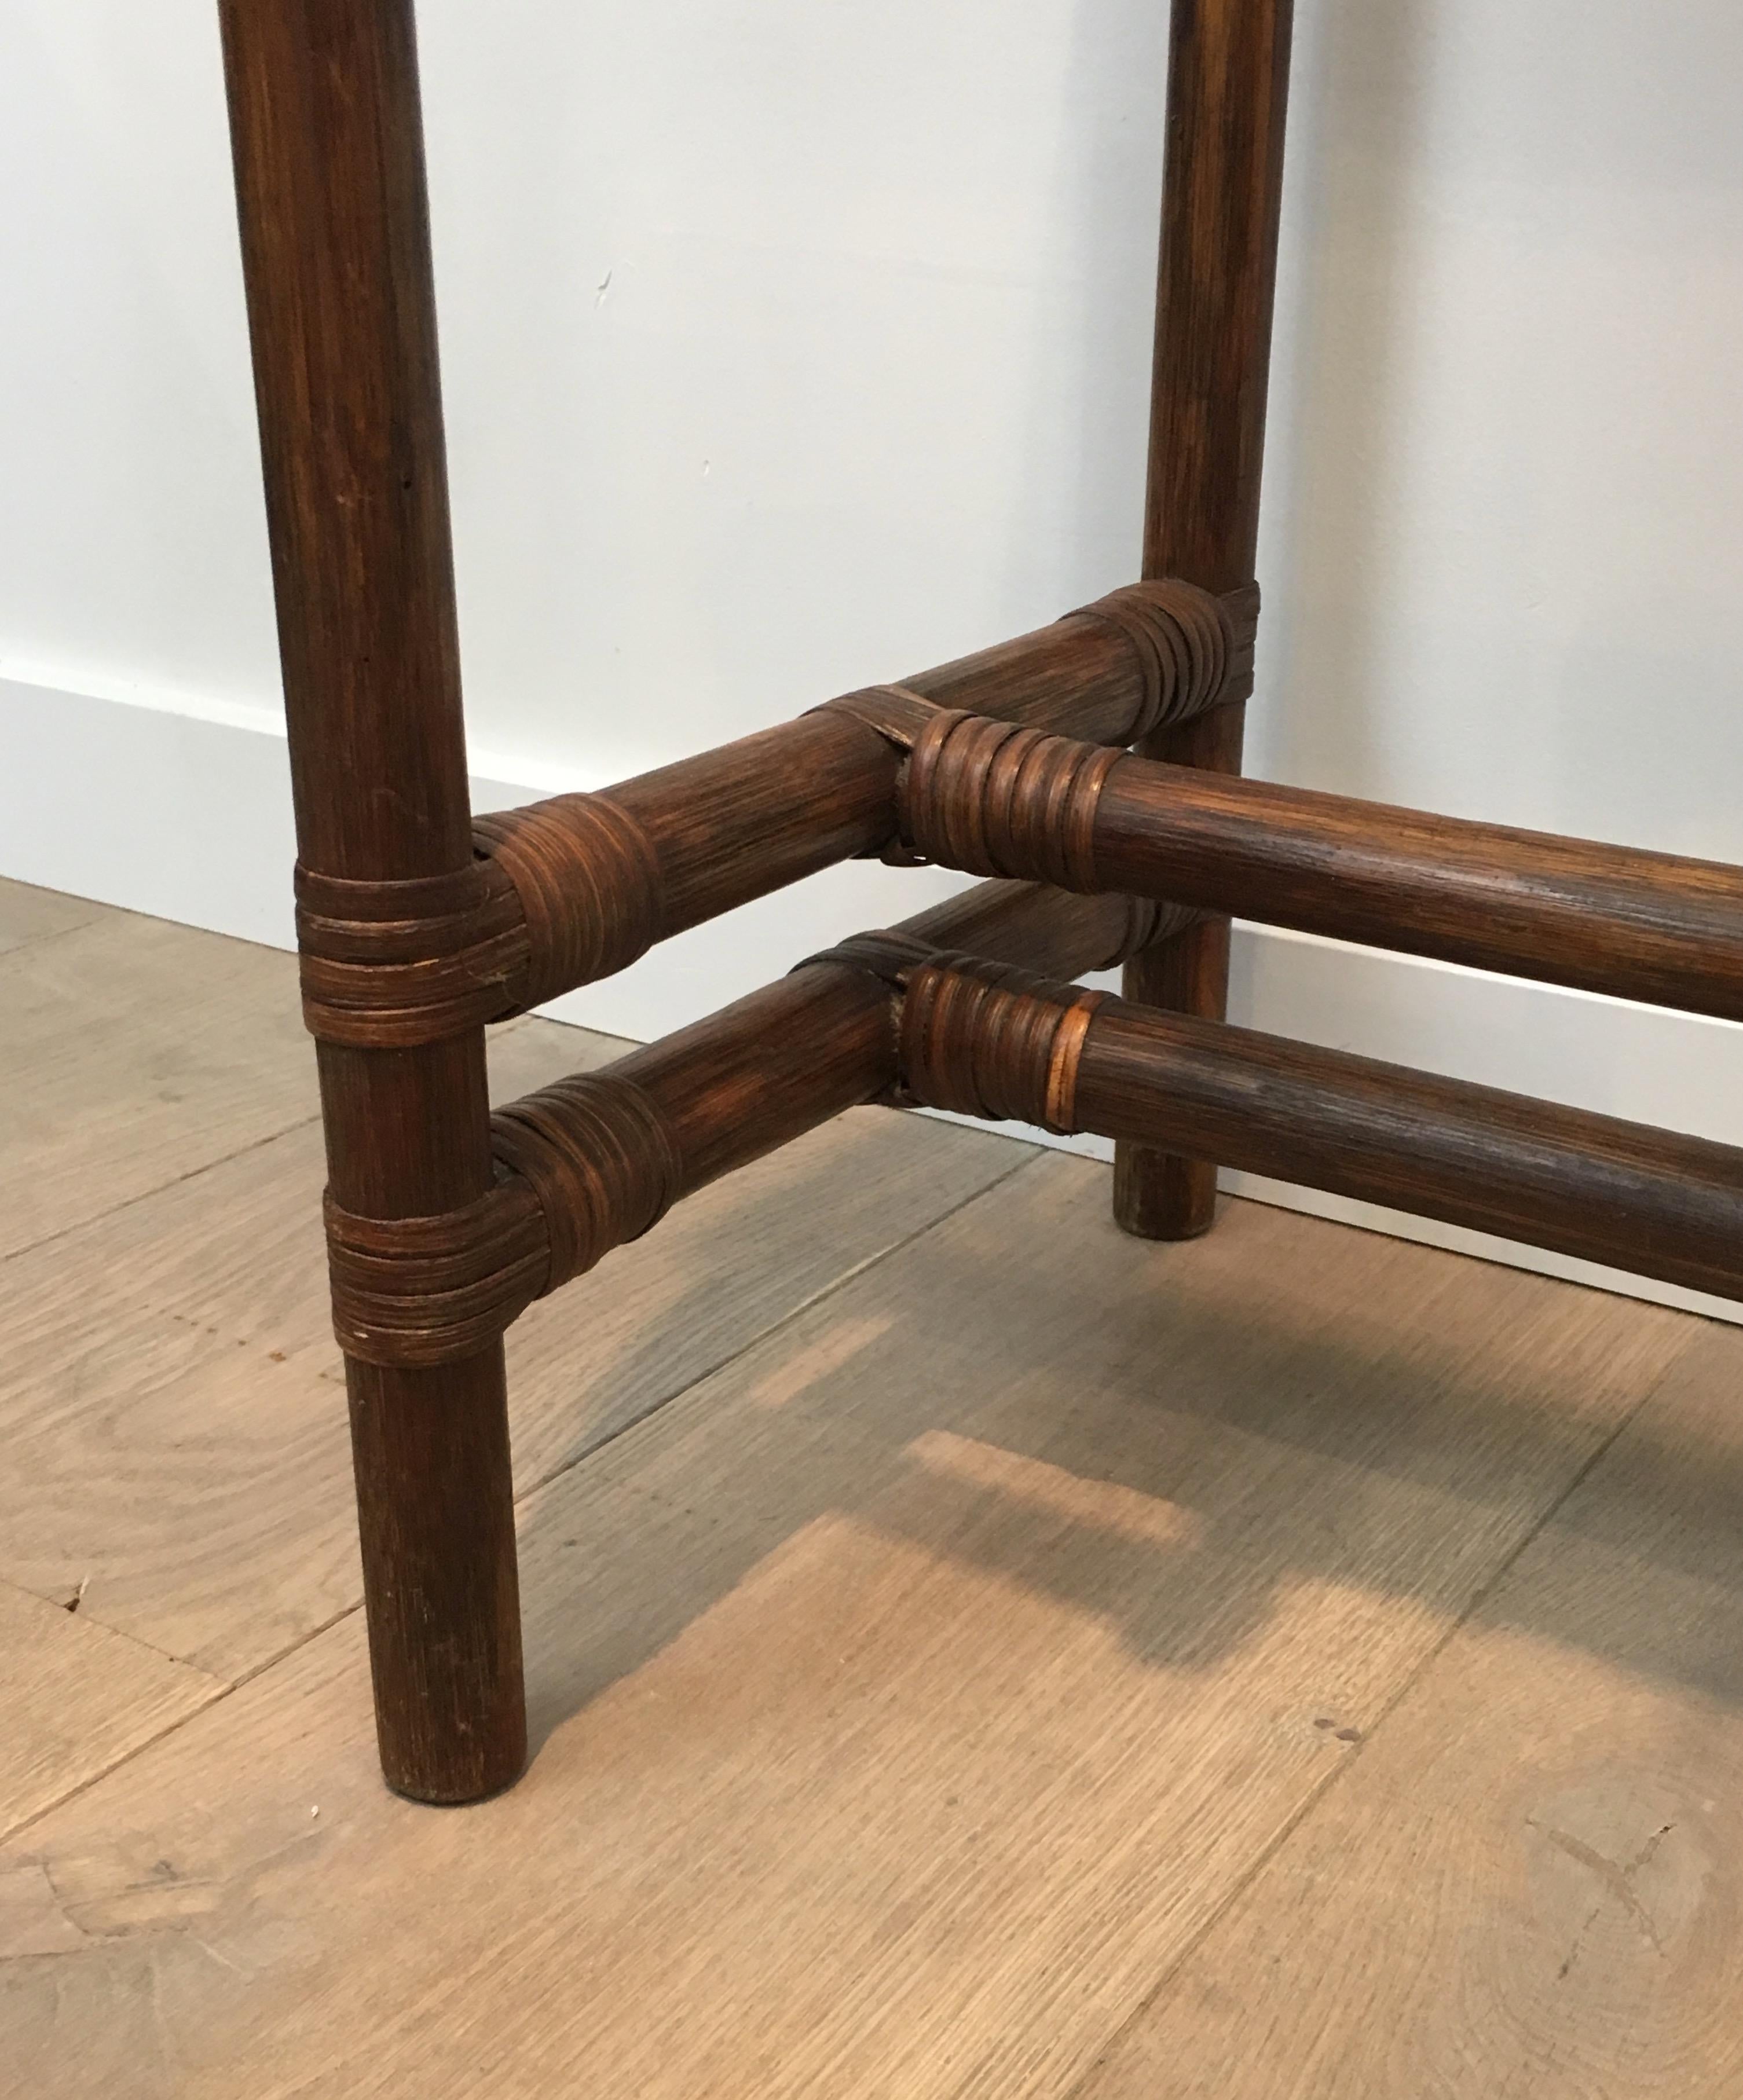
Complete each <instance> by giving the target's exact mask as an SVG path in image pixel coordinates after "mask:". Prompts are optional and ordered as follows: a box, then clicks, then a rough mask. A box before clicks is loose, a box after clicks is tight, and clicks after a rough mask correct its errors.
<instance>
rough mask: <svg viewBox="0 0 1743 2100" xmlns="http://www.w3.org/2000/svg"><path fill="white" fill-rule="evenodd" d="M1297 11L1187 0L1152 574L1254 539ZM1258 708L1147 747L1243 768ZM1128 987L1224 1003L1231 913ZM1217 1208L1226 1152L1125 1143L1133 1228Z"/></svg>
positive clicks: (1162, 329)
mask: <svg viewBox="0 0 1743 2100" xmlns="http://www.w3.org/2000/svg"><path fill="white" fill-rule="evenodd" d="M1291 21H1292V0H1174V8H1173V16H1172V33H1171V39H1170V45H1169V56H1168V104H1167V150H1166V153H1165V157H1164V169H1163V227H1162V254H1161V263H1160V267H1159V269H1158V285H1157V314H1156V355H1155V368H1154V383H1153V389H1152V395H1151V408H1150V443H1149V486H1148V490H1147V492H1146V496H1145V528H1144V574H1145V576H1180V577H1183V578H1184V579H1185V580H1186V581H1187V582H1188V583H1195V584H1199V585H1202V586H1203V587H1204V588H1205V589H1209V590H1214V591H1224V590H1229V589H1234V588H1235V587H1236V586H1237V585H1241V584H1244V583H1246V582H1247V581H1248V580H1249V579H1250V578H1251V576H1252V575H1253V572H1254V560H1255V552H1256V549H1257V545H1258V538H1259V490H1260V469H1261V466H1262V464H1263V459H1264V428H1265V395H1266V386H1267V382H1268V380H1269V372H1270V360H1271V319H1272V307H1273V294H1274V290H1275V286H1276V282H1277V229H1278V222H1279V218H1280V215H1281V211H1282V184H1283V126H1284V113H1285V109H1286V103H1287V97H1288V85H1289V55H1290V38H1291ZM1244 716H1245V708H1244V707H1243V706H1242V705H1240V704H1230V705H1228V706H1225V707H1222V708H1216V709H1215V710H1213V711H1212V712H1211V713H1209V714H1207V715H1203V716H1201V717H1199V718H1198V721H1194V722H1188V723H1186V724H1185V725H1183V726H1180V727H1179V728H1177V729H1173V730H1168V729H1164V730H1161V731H1159V732H1158V734H1157V735H1154V737H1152V738H1150V739H1149V740H1148V741H1147V742H1146V743H1144V744H1143V745H1142V746H1141V747H1140V748H1141V750H1142V751H1143V752H1144V754H1145V756H1146V757H1150V758H1158V759H1164V760H1167V761H1172V762H1173V763H1176V764H1178V765H1194V766H1202V767H1205V768H1207V769H1209V770H1213V771H1217V772H1224V773H1238V772H1239V771H1240V770H1241V746H1242V726H1243V720H1244ZM1126 990H1127V995H1128V996H1130V997H1131V998H1133V999H1143V1000H1145V1001H1148V1002H1149V1003H1151V1004H1157V1005H1160V1006H1164V1007H1169V1008H1176V1009H1177V1010H1178V1011H1180V1012H1189V1013H1195V1014H1198V1015H1200V1016H1202V1017H1207V1018H1215V1017H1219V1016H1220V1015H1221V1014H1222V1013H1223V1012H1225V1009H1226V1007H1227V1004H1228V993H1229V926H1228V923H1227V921H1226V920H1221V921H1218V920H1214V919H1212V920H1207V921H1205V922H1203V923H1202V924H1199V925H1198V926H1196V927H1195V928H1194V929H1193V930H1192V931H1191V932H1189V933H1187V934H1185V936H1184V937H1181V938H1180V939H1178V940H1171V941H1168V942H1164V943H1163V945H1162V946H1158V947H1157V948H1155V949H1153V950H1150V951H1147V952H1146V953H1145V954H1144V955H1140V956H1138V957H1137V958H1136V959H1135V960H1133V961H1132V962H1131V963H1130V964H1127V970H1126ZM1114 1215H1115V1217H1116V1218H1117V1219H1118V1220H1119V1223H1120V1224H1121V1225H1123V1227H1124V1229H1126V1230H1127V1232H1130V1233H1138V1234H1140V1235H1141V1236H1143V1237H1146V1238H1150V1239H1185V1238H1189V1237H1192V1236H1193V1235H1194V1234H1195V1233H1202V1232H1203V1231H1205V1230H1206V1229H1207V1228H1208V1227H1209V1225H1210V1224H1211V1220H1212V1219H1213V1218H1214V1217H1215V1215H1216V1166H1215V1164H1214V1162H1211V1161H1210V1160H1207V1159H1198V1158H1185V1157H1182V1156H1180V1155H1178V1154H1166V1153H1158V1152H1156V1151H1154V1149H1148V1148H1145V1147H1141V1146H1136V1145H1122V1146H1120V1147H1119V1148H1118V1149H1117V1150H1116V1152H1115V1155H1114Z"/></svg>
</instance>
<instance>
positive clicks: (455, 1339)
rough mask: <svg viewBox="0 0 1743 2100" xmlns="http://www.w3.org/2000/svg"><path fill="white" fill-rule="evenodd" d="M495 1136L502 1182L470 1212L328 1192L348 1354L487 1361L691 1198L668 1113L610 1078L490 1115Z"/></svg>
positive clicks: (576, 1082)
mask: <svg viewBox="0 0 1743 2100" xmlns="http://www.w3.org/2000/svg"><path fill="white" fill-rule="evenodd" d="M491 1138H492V1149H493V1150H494V1151H495V1153H496V1162H497V1170H496V1182H495V1184H494V1185H493V1186H492V1189H491V1190H490V1192H489V1193H488V1195H486V1196H484V1197H483V1198H481V1199H480V1200H479V1202H475V1203H471V1204H469V1205H467V1206H466V1207H465V1208H464V1209H462V1210H458V1211H450V1212H448V1213H447V1214H446V1215H443V1216H440V1217H434V1218H394V1219H377V1218H363V1217H359V1216H357V1215H355V1213H354V1212H351V1211H346V1210H344V1209H342V1208H341V1207H340V1206H339V1205H338V1204H337V1203H335V1202H333V1198H332V1197H331V1195H330V1194H329V1197H328V1198H327V1204H326V1216H327V1252H328V1265H329V1271H330V1273H331V1277H332V1282H333V1329H334V1332H335V1333H336V1334H337V1335H338V1340H339V1343H340V1346H341V1347H342V1348H343V1349H344V1350H345V1352H346V1354H347V1355H350V1356H354V1357H361V1358H362V1359H363V1360H364V1361H365V1362H368V1363H374V1364H399V1365H413V1366H421V1367H424V1368H428V1367H429V1366H430V1365H435V1364H442V1363H452V1362H454V1361H458V1360H459V1359H461V1358H462V1357H469V1356H473V1355H475V1354H476V1353H477V1352H479V1350H480V1349H483V1348H488V1346H489V1344H490V1343H492V1342H493V1341H494V1340H495V1339H496V1337H497V1336H498V1335H501V1333H502V1332H503V1331H504V1330H505V1329H506V1328H507V1327H508V1326H510V1325H511V1324H512V1323H513V1321H514V1320H516V1319H517V1318H518V1317H519V1316H520V1314H521V1313H522V1312H524V1311H525V1309H526V1308H527V1306H528V1305H530V1304H532V1301H533V1299H536V1298H542V1297H544V1296H545V1295H546V1294H547V1293H548V1292H549V1291H553V1290H556V1289H558V1286H560V1285H562V1284H564V1283H567V1282H569V1281H570V1279H571V1277H576V1276H580V1275H581V1274H583V1273H585V1271H586V1270H588V1269H589V1268H592V1267H593V1266H594V1264H595V1263H596V1262H597V1261H598V1260H600V1258H601V1257H602V1255H606V1254H608V1253H609V1252H610V1251H611V1249H612V1248H613V1247H615V1246H623V1245H624V1243H625V1242H627V1241H629V1240H633V1239H638V1238H639V1237H641V1235H642V1233H645V1232H646V1231H647V1230H648V1229H650V1228H651V1226H653V1225H655V1224H658V1223H659V1221H660V1219H661V1218H662V1217H663V1216H664V1215H665V1212H666V1211H667V1210H668V1209H669V1207H670V1206H671V1204H672V1203H673V1201H674V1200H675V1199H676V1198H677V1196H678V1195H679V1194H680V1193H682V1162H681V1161H680V1159H679V1158H678V1154H677V1145H676V1144H675V1143H674V1141H673V1137H672V1135H671V1132H670V1131H669V1129H668V1128H667V1127H666V1123H665V1121H664V1118H663V1117H662V1116H661V1114H660V1111H659V1110H658V1108H657V1107H656V1106H655V1104H654V1103H653V1102H652V1101H651V1100H650V1099H649V1098H648V1096H646V1094H645V1093H643V1092H642V1090H641V1089H640V1088H639V1087H637V1086H636V1085H634V1084H633V1082H631V1081H629V1080H627V1079H620V1078H617V1077H616V1076H614V1075H612V1074H608V1073H580V1074H576V1075H574V1076H572V1077H570V1078H567V1079H559V1080H558V1081H557V1082H556V1083H554V1085H551V1086H549V1087H541V1089H540V1090H539V1092H536V1093H533V1094H528V1095H527V1096H525V1097H524V1098H523V1100H520V1101H516V1102H515V1103H514V1105H512V1106H511V1107H510V1108H507V1109H504V1110H501V1111H500V1112H499V1113H498V1114H496V1115H495V1116H493V1117H492V1118H491Z"/></svg>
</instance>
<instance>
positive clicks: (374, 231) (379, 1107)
mask: <svg viewBox="0 0 1743 2100" xmlns="http://www.w3.org/2000/svg"><path fill="white" fill-rule="evenodd" d="M218 17H219V24H220V27H221V29H222V31H223V55H224V78H225V86H226V90H227V99H228V104H229V112H230V132H231V143H232V156H233V162H234V167H235V174H236V203H237V215H238V219H239V223H240V231H241V244H242V266H243V278H244V281H245V287H246V291H247V297H248V315H249V341H250V343H251V346H252V349H253V354H254V390H255V396H256V400H257V404H258V410H259V423H260V439H261V457H262V463H263V468H264V476H265V483H266V498H267V527H268V536H269V539H270V540H271V550H272V576H273V587H274V595H275V598H276V605H277V610H278V630H279V654H280V660H281V661H282V664H283V667H284V674H285V722H286V726H287V729H288V730H289V740H290V772H291V795H292V801H293V805H294V807H295V812H296V822H297V851H298V859H299V861H300V862H301V863H302V865H303V866H304V867H306V868H307V870H308V871H310V872H311V873H312V874H313V875H314V876H317V877H320V878H325V879H327V880H329V881H334V882H341V883H364V884H372V885H373V884H378V883H382V882H402V881H413V882H416V881H421V880H428V879H430V878H432V877H443V876H455V875H462V876H463V875H464V873H465V871H467V870H469V869H470V867H471V865H472V828H471V814H470V808H469V805H468V795H469V788H468V783H467V776H466V730H465V724H464V721H463V719H462V716H461V693H460V645H459V635H458V629H457V619H456V614H455V607H454V575H453V552H452V543H451V539H450V534H449V528H448V469H447V455H446V450H445V446H444V441H443V428H442V401H441V384H440V379H439V373H438V368H437V344H436V316H435V281H434V276H433V273H432V269H431V263H430V224H429V205H428V199H427V196H426V181H425V174H424V152H423V126H422V116H421V107H420V102H419V94H418V80H417V41H416V36H415V33H414V29H413V7H412V0H373V4H371V5H368V6H362V5H359V4H357V0H221V5H220V7H219V9H218ZM319 1069H320V1079H321V1109H322V1115H323V1118H324V1123H325V1127H326V1134H327V1154H328V1166H329V1185H330V1186H331V1188H332V1189H333V1196H334V1198H335V1200H336V1201H337V1202H339V1203H340V1204H342V1206H343V1207H345V1208H346V1210H348V1211H352V1212H354V1213H355V1214H356V1215H359V1216H362V1217H372V1218H388V1219H393V1218H406V1217H430V1216H434V1215H439V1213H441V1212H443V1211H448V1210H454V1209H458V1208H459V1207H461V1206H462V1205H465V1204H467V1203H470V1202H475V1201H477V1200H479V1198H482V1197H483V1194H484V1193H485V1191H486V1189H488V1187H489V1185H490V1182H491V1179H492V1164H491V1157H490V1145H489V1134H488V1105H487V1101H486V1096H485V1064H484V1037H483V1028H482V1026H476V1027H473V1028H471V1029H470V1030H466V1032H464V1033H462V1034H457V1035H455V1036H454V1037H453V1038H452V1039H450V1040H448V1041H445V1042H439V1043H432V1044H430V1045H429V1046H428V1047H420V1048H406V1049H399V1050H386V1049H358V1048H350V1047H342V1046H341V1045H339V1044H338V1043H333V1042H323V1043H321V1044H320V1055H319ZM347 1380H348V1390H349V1393H350V1400H351V1423H352V1451H353V1458H354V1462H355V1476H356V1484H357V1497H358V1508H359V1517H360V1524H361V1526H362V1531H363V1538H364V1569H365V1574H366V1579H367V1584H368V1594H369V1614H370V1629H371V1635H370V1637H371V1641H372V1644H373V1656H374V1661H375V1681H376V1694H377V1697H376V1706H377V1721H378V1723H379V1727H380V1732H381V1743H382V1760H383V1767H384V1769H385V1770H386V1771H387V1772H388V1773H389V1775H390V1776H391V1779H392V1780H393V1783H394V1784H395V1785H398V1786H400V1787H403V1788H404V1789H405V1790H406V1792H408V1793H411V1794H413V1795H414V1796H416V1797H417V1798H420V1799H428V1800H437V1801H456V1800H469V1799H473V1798H476V1797H478V1796H479V1795H480V1794H483V1793H488V1792H490V1791H492V1789H495V1788H496V1787H500V1786H505V1785H508V1784H509V1783H510V1781H511V1780H513V1779H514V1776H515V1775H516V1774H517V1773H518V1771H519V1770H520V1767H521V1765H522V1762H523V1760H524V1758H525V1754H526V1730H525V1723H524V1701H523V1692H522V1685H521V1664H520V1644H519V1607H518V1603H517V1599H516V1590H515V1577H514V1489H513V1483H512V1480H511V1476H510V1464H509V1445H508V1418H507V1412H506V1400H505V1392H504V1383H503V1380H504V1373H503V1361H502V1352H501V1343H500V1342H492V1343H490V1344H489V1345H488V1347H487V1348H484V1349H483V1351H482V1352H480V1353H479V1355H478V1356H477V1357H474V1359H473V1360H471V1361H469V1362H466V1363H461V1364H456V1365H443V1366H442V1367H441V1368H439V1369H437V1370H413V1369H409V1368H405V1367H388V1366H386V1365H377V1364H373V1363H371V1364H364V1363H361V1362H359V1361H356V1360H355V1359H354V1360H352V1361H351V1368H350V1369H349V1370H348V1372H347Z"/></svg>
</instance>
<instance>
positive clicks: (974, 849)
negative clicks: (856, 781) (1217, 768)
mask: <svg viewBox="0 0 1743 2100" xmlns="http://www.w3.org/2000/svg"><path fill="white" fill-rule="evenodd" d="M1124 756H1125V754H1124V753H1123V752H1120V751H1117V750H1114V749H1112V748H1109V747H1107V746H1105V745H1102V744H1092V743H1074V742H1073V741H1072V740H1071V739H1069V738H1066V737H1059V736H1048V735H1044V734H1043V733H1042V732H1041V731H1040V730H1033V729H1023V728H1020V727H1018V726H1016V725H1015V724H1013V723H1011V722H1003V721H993V720H991V718H990V717H986V716H980V715H965V714H959V713H957V712H955V711H954V710H952V709H949V708H940V709H938V712H936V713H934V714H933V716H932V717H930V718H929V720H928V721H927V722H926V724H925V726H924V728H922V730H920V734H919V735H918V736H917V737H916V739H915V741H914V746H913V749H912V750H911V752H910V753H909V756H908V762H907V766H906V767H905V769H904V770H903V774H902V781H901V783H900V786H899V789H898V811H899V814H900V818H901V824H902V843H903V844H904V845H906V846H907V847H908V848H910V849H911V850H912V851H913V852H914V853H915V854H918V855H920V856H921V857H923V858H925V859H927V860H931V861H936V862H938V863H939V864H940V865H941V866H942V867H959V868H966V869H969V870H970V871H972V872H973V873H975V874H978V875H1004V876H1025V877H1027V878H1030V879H1032V880H1036V881H1039V882H1050V883H1052V884H1054V885H1057V887H1058V888H1060V889H1075V890H1082V891H1090V890H1093V889H1097V888H1098V887H1099V886H1100V885H1098V884H1097V879H1096V864H1095V818H1096V805H1097V802H1098V801H1100V799H1101V789H1102V785H1103V783H1104V782H1105V780H1106V779H1107V777H1108V775H1109V774H1110V772H1111V771H1112V770H1113V769H1114V767H1115V766H1116V765H1119V762H1120V761H1121V759H1122V758H1123V757H1124Z"/></svg>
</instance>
